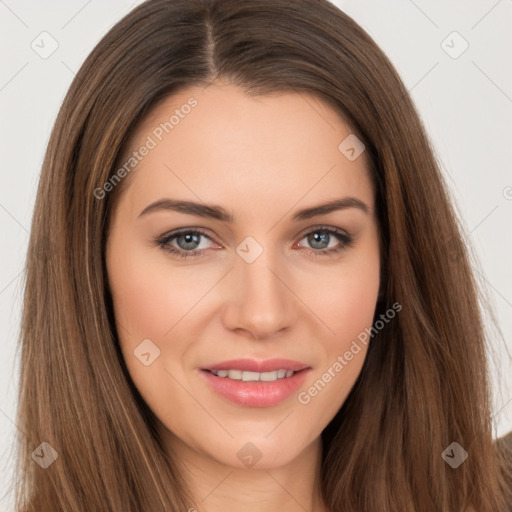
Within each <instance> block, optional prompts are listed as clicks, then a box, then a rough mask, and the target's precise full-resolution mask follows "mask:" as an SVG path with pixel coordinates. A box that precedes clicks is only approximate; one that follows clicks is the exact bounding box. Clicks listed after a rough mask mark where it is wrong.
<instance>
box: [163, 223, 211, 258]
mask: <svg viewBox="0 0 512 512" xmlns="http://www.w3.org/2000/svg"><path fill="white" fill-rule="evenodd" d="M202 238H207V239H208V240H211V239H210V237H208V236H207V235H206V234H205V233H204V232H203V231H199V230H191V229H183V230H181V231H173V232H172V233H169V234H167V235H164V236H163V237H161V238H159V239H157V240H156V243H157V245H158V246H159V247H161V248H162V249H163V250H164V251H167V252H170V253H171V254H173V255H175V256H178V257H179V258H188V257H190V256H191V257H198V256H203V255H204V252H203V251H202V250H198V249H205V248H204V247H203V248H200V247H199V246H200V245H201V244H200V241H201V239H202ZM174 240H176V244H177V246H178V247H176V246H174V245H172V244H171V242H172V241H174Z"/></svg>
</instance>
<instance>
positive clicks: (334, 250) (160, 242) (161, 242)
mask: <svg viewBox="0 0 512 512" xmlns="http://www.w3.org/2000/svg"><path fill="white" fill-rule="evenodd" d="M313 233H328V234H329V235H334V236H336V237H338V238H339V239H340V240H341V245H339V246H338V247H331V248H330V249H317V250H315V249H309V252H311V253H313V254H314V256H315V257H328V256H334V255H336V254H338V253H340V252H341V251H344V250H346V249H347V248H348V247H350V246H351V245H352V243H353V242H354V239H353V238H352V236H351V235H349V234H347V233H346V232H344V231H341V230H339V229H334V228H330V227H326V226H319V227H317V228H315V229H313V230H310V231H308V232H306V233H304V235H302V237H301V239H300V240H302V239H303V238H305V237H307V236H308V235H311V234H313ZM187 234H193V235H202V236H204V237H205V238H208V239H210V240H211V238H210V237H209V236H208V235H207V234H206V233H205V232H204V231H201V230H200V229H190V228H186V229H182V230H178V231H173V232H171V233H168V234H165V235H163V236H161V237H159V238H157V239H156V240H155V245H156V246H158V247H160V248H161V249H163V250H164V251H166V252H169V253H171V254H172V255H174V256H177V257H178V258H182V259H186V258H190V257H192V258H198V257H201V256H204V255H205V252H206V251H207V249H203V250H200V251H197V250H192V251H184V250H183V249H177V248H176V247H173V246H172V245H170V242H171V240H173V239H175V238H178V237H180V236H183V235H187Z"/></svg>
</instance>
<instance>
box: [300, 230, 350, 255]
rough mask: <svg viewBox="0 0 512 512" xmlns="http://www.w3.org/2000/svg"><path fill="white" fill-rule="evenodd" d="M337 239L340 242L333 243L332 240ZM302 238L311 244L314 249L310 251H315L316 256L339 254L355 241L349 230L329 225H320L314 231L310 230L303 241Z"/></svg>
mask: <svg viewBox="0 0 512 512" xmlns="http://www.w3.org/2000/svg"><path fill="white" fill-rule="evenodd" d="M336 239H337V240H338V244H334V245H332V244H331V242H333V241H335V240H336ZM302 240H306V241H307V243H308V244H310V246H311V247H312V248H313V250H309V252H312V253H314V255H315V256H330V255H333V254H337V253H339V252H341V251H343V250H345V249H347V248H348V247H349V246H350V245H351V244H352V243H353V241H354V240H353V238H352V236H350V235H349V234H348V233H347V232H345V231H342V230H340V229H337V228H331V227H327V226H320V227H318V228H315V229H314V230H313V231H308V232H307V233H306V234H305V236H304V237H303V238H302V239H301V241H302ZM299 243H300V242H299ZM330 244H331V245H330Z"/></svg>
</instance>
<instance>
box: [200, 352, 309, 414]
mask: <svg viewBox="0 0 512 512" xmlns="http://www.w3.org/2000/svg"><path fill="white" fill-rule="evenodd" d="M310 370H311V367H310V366H308V365H306V364H303V363H299V362H297V361H291V360H285V359H271V360H267V361H257V360H254V359H238V360H233V361H224V362H223V363H217V364H216V365H214V366H211V367H209V368H201V369H200V374H201V375H202V376H203V378H204V379H205V381H206V383H207V384H208V387H209V388H210V389H211V390H213V391H214V392H216V393H217V394H218V395H220V396H221V397H222V398H224V399H227V400H228V401H230V402H231V403H235V404H238V405H242V406H245V407H271V406H274V405H277V404H279V403H281V402H283V401H284V400H286V399H287V398H288V397H290V396H291V395H292V394H293V393H294V392H296V391H297V390H298V388H299V387H300V386H302V384H303V383H304V381H305V379H306V376H307V374H308V372H309V371H310Z"/></svg>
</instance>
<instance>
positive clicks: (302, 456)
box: [165, 431, 328, 512]
mask: <svg viewBox="0 0 512 512" xmlns="http://www.w3.org/2000/svg"><path fill="white" fill-rule="evenodd" d="M165 444H166V449H167V450H168V451H169V452H170V453H172V454H173V458H175V459H176V460H179V461H180V464H181V465H183V467H184V469H185V472H186V474H187V482H188V485H189V488H190V491H191V493H192V496H194V498H195V499H194V503H192V504H191V506H190V508H189V509H188V510H189V512H195V511H197V512H221V511H222V512H227V511H231V510H243V511H244V512H261V511H262V510H279V511H280V512H304V511H308V512H328V511H327V508H326V507H325V505H324V504H323V500H322V498H321V493H320V488H319V474H320V464H321V454H322V441H321V438H320V437H318V438H317V439H316V440H315V441H314V442H313V443H311V444H310V445H309V446H307V447H306V448H305V449H304V450H303V451H302V452H301V453H299V454H298V455H297V457H295V458H294V459H293V460H292V461H290V462H289V463H287V464H285V465H283V466H280V467H272V468H258V467H257V465H256V466H254V467H251V468H240V467H232V466H227V465H225V464H223V463H221V462H219V461H217V460H216V459H213V458H212V457H211V456H209V455H208V454H206V453H204V452H199V451H196V450H194V449H192V448H191V447H190V446H188V445H186V444H185V443H183V442H182V441H181V440H180V439H178V438H177V437H176V436H174V435H172V434H171V433H169V432H168V431H167V435H166V439H165Z"/></svg>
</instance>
